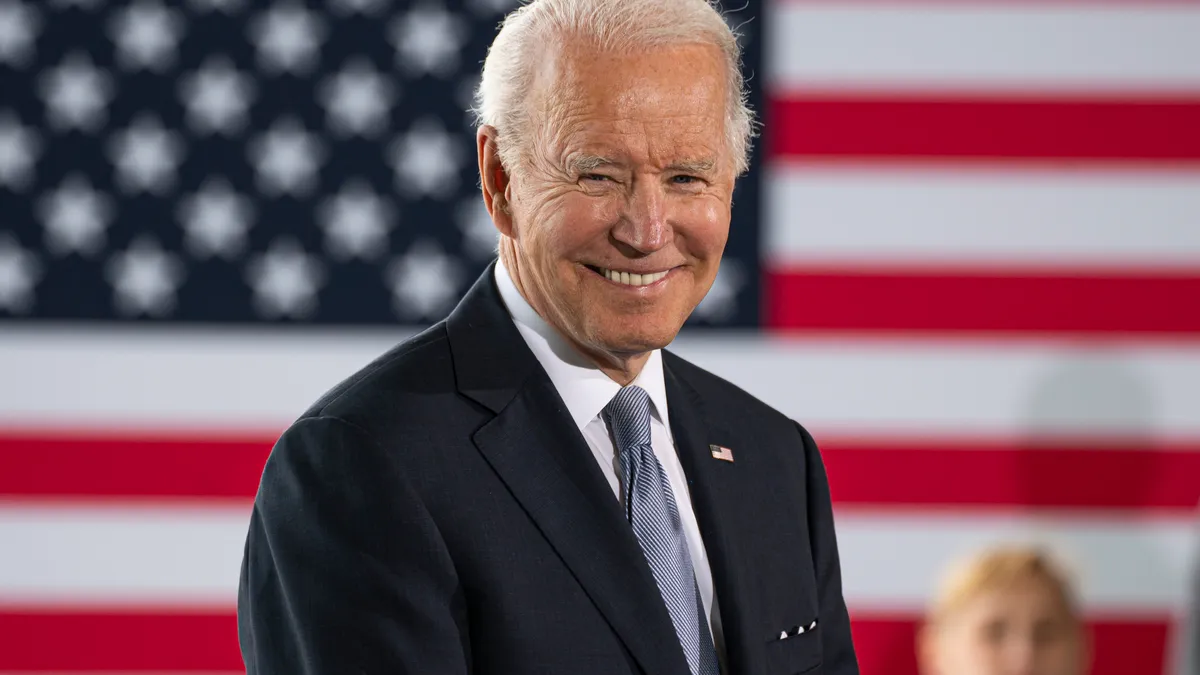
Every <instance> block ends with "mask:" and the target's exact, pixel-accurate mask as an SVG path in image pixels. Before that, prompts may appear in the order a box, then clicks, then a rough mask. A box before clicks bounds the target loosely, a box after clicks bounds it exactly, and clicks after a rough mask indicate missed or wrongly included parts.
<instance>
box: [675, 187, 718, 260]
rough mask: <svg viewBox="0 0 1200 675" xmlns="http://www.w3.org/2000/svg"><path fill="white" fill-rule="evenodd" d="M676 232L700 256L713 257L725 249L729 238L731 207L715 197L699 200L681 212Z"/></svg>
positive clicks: (692, 251) (694, 253) (691, 250)
mask: <svg viewBox="0 0 1200 675" xmlns="http://www.w3.org/2000/svg"><path fill="white" fill-rule="evenodd" d="M676 234H677V235H679V236H680V237H681V238H682V239H683V240H684V241H685V242H686V245H687V248H688V249H689V251H690V252H691V253H692V254H693V255H696V256H698V257H711V256H714V255H717V254H720V252H721V251H723V250H724V249H725V243H726V241H727V240H728V238H729V209H728V208H727V207H726V206H725V205H724V204H722V203H720V202H719V201H717V200H715V199H705V200H698V201H696V202H694V203H692V204H689V205H688V206H687V208H686V209H684V210H683V212H682V213H681V214H680V217H679V219H678V221H677V225H676Z"/></svg>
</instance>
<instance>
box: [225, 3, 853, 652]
mask: <svg viewBox="0 0 1200 675" xmlns="http://www.w3.org/2000/svg"><path fill="white" fill-rule="evenodd" d="M739 58H740V56H739V54H738V49H737V43H736V40H735V39H734V37H733V35H732V34H731V33H730V31H729V29H728V28H727V27H726V25H725V23H724V21H723V20H722V19H721V17H720V16H719V15H718V14H717V13H716V12H715V11H714V10H713V9H712V8H711V7H710V6H709V5H708V4H706V3H705V2H704V1H703V0H535V1H534V2H532V3H531V4H529V5H527V6H525V7H523V8H521V9H520V10H517V11H516V12H514V13H513V14H512V15H510V16H509V17H508V18H507V19H506V21H505V23H504V25H503V27H502V29H501V31H500V33H499V35H498V36H497V38H496V40H495V42H494V43H493V45H492V48H491V50H490V52H489V55H488V58H487V61H486V62H485V65H484V71H483V76H482V80H481V84H480V89H479V108H480V117H481V119H482V122H483V123H482V124H481V126H480V129H479V132H478V151H479V166H480V174H481V179H482V180H481V184H482V188H483V198H484V201H485V202H486V204H487V208H488V210H489V212H490V213H491V216H492V219H493V220H494V222H495V224H496V228H497V230H498V231H499V233H500V240H499V252H500V261H499V262H498V263H496V264H494V265H493V266H492V267H491V268H489V270H488V271H487V273H486V274H484V275H483V277H482V278H480V279H479V280H478V282H476V284H475V286H474V287H473V288H472V289H471V290H470V291H469V292H468V293H467V295H466V297H465V298H464V299H463V300H462V301H461V303H460V304H459V305H458V307H457V308H456V309H455V310H454V311H453V312H452V313H451V314H450V316H449V317H448V318H447V319H446V320H445V321H443V322H441V323H439V324H437V325H435V326H433V327H432V328H430V329H429V330H427V331H425V332H424V333H422V334H420V335H419V336H417V337H415V338H413V339H411V340H409V341H407V342H405V343H403V344H401V345H399V346H398V347H396V348H395V349H393V350H392V351H391V352H389V353H388V354H386V355H384V356H382V357H380V358H379V359H378V360H376V361H375V362H374V363H372V364H370V365H369V366H367V367H366V368H364V369H363V370H362V371H360V372H359V373H357V374H355V375H354V376H352V377H350V378H349V379H348V380H346V381H345V382H343V383H342V384H340V385H339V386H337V387H336V388H334V389H333V390H332V391H331V392H329V393H328V394H327V395H326V396H324V397H323V398H322V399H321V400H320V401H318V402H317V403H316V404H314V406H313V407H312V408H311V409H310V410H309V411H308V412H307V413H305V414H304V415H303V416H302V417H301V418H300V419H299V420H298V421H296V422H295V423H294V424H293V425H292V426H291V427H290V428H289V429H288V430H287V431H286V432H285V433H284V434H283V436H282V437H281V438H280V439H279V442H278V444H277V445H276V447H275V448H274V450H273V451H272V454H271V457H270V459H269V461H268V462H267V466H266V468H265V470H264V473H263V476H262V483H261V486H260V490H259V493H258V497H257V500H256V502H255V508H254V513H253V517H252V521H251V524H250V532H249V537H248V539H247V543H246V557H245V562H244V565H243V570H242V578H241V586H240V592H239V603H238V618H239V633H240V640H241V647H242V653H243V655H244V658H245V662H246V667H247V671H248V673H249V675H285V674H286V675H316V674H321V675H334V674H337V675H341V674H343V673H362V674H372V675H374V674H380V675H383V674H387V675H393V674H395V675H399V674H401V673H421V674H426V673H428V674H430V675H434V674H437V675H459V674H466V673H473V674H496V675H500V674H503V675H526V674H528V675H533V674H539V675H542V674H544V675H567V674H571V675H622V674H634V673H641V674H644V675H688V674H691V675H702V674H703V675H716V673H718V672H723V673H727V674H728V673H735V674H738V675H743V674H744V675H764V674H770V673H781V674H786V675H792V674H794V673H814V674H829V675H849V674H851V673H857V672H858V668H857V664H856V659H855V655H854V651H853V647H852V644H851V637H850V626H849V620H848V617H847V612H846V607H845V603H844V601H843V598H842V588H841V578H840V572H839V562H838V553H837V544H836V541H835V537H834V530H833V517H832V512H831V507H830V497H829V491H828V486H827V481H826V476H825V472H824V468H823V466H822V463H821V458H820V455H819V454H818V451H817V448H816V446H815V445H814V443H813V440H812V438H811V437H810V436H809V435H808V433H807V432H806V431H805V430H804V429H802V428H801V427H800V426H799V425H797V424H796V423H794V422H793V421H791V420H789V419H788V418H787V417H785V416H784V415H781V414H780V413H778V412H776V411H774V410H772V409H770V408H768V407H767V406H766V405H764V404H762V403H760V402H759V401H757V400H756V399H754V398H752V397H751V396H750V395H748V394H746V393H745V392H743V391H741V390H739V389H737V388H736V387H734V386H733V385H731V384H729V383H727V382H724V381H722V380H720V379H718V378H717V377H715V376H713V375H711V374H709V373H707V372H705V371H703V370H701V369H699V368H697V367H696V366H694V365H691V364H689V363H687V362H685V361H683V360H682V359H680V358H678V357H676V356H674V355H672V354H670V353H668V352H665V351H662V348H663V347H665V346H666V345H667V344H669V343H670V342H671V341H672V340H673V339H674V338H675V336H676V334H677V332H678V331H679V329H680V327H681V326H682V324H683V322H684V320H685V319H686V318H687V317H688V315H689V314H690V312H691V311H692V310H693V309H694V308H695V306H696V305H697V304H698V303H699V302H700V300H701V299H702V298H703V297H704V295H705V294H706V293H707V292H708V289H709V288H710V286H711V284H712V282H713V279H714V277H715V276H716V273H717V267H718V264H719V261H720V257H721V253H722V250H723V248H724V245H725V242H726V238H727V234H728V228H729V214H730V203H731V195H732V192H733V184H734V179H735V177H736V176H737V175H738V174H739V173H741V171H742V170H743V169H744V168H745V164H746V146H747V145H748V143H749V137H750V132H751V123H750V120H751V118H750V115H749V111H748V110H746V108H745V105H744V102H743V101H744V98H743V96H742V81H741V77H740V74H739V70H738V63H739Z"/></svg>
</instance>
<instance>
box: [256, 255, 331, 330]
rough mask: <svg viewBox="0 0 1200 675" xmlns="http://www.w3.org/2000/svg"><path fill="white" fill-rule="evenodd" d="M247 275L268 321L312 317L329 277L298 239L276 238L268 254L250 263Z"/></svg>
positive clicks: (260, 312)
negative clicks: (318, 291) (320, 291)
mask: <svg viewBox="0 0 1200 675" xmlns="http://www.w3.org/2000/svg"><path fill="white" fill-rule="evenodd" d="M246 274H247V277H248V281H249V282H250V286H251V287H253V288H254V304H255V306H256V307H257V308H258V311H259V314H260V315H262V316H265V317H267V318H276V317H280V316H290V317H294V318H302V317H305V316H308V315H309V314H311V313H312V312H313V311H314V310H315V309H316V306H317V299H316V295H317V289H318V287H319V286H320V285H321V284H322V283H323V282H324V278H325V273H324V270H323V269H322V268H321V264H320V262H318V261H317V259H316V258H315V257H313V256H310V255H308V254H306V253H305V252H304V249H303V248H301V247H300V245H299V244H298V243H296V241H295V240H294V239H276V240H275V241H274V242H272V243H271V247H270V249H268V250H267V252H266V253H264V254H263V255H260V256H258V257H256V258H255V259H254V260H252V261H251V262H250V263H249V265H248V266H247V268H246Z"/></svg>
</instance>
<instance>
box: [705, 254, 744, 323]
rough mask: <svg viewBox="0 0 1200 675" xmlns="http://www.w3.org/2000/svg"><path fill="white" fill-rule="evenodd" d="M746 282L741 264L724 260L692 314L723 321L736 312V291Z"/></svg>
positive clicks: (710, 319)
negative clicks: (710, 285)
mask: <svg viewBox="0 0 1200 675" xmlns="http://www.w3.org/2000/svg"><path fill="white" fill-rule="evenodd" d="M745 284H746V275H745V273H744V272H743V271H742V266H741V265H739V264H738V263H737V262H736V261H734V260H724V261H722V262H721V268H720V269H719V270H718V271H717V278H716V279H714V280H713V285H712V288H710V289H709V291H708V295H705V296H704V299H703V300H701V301H700V304H699V305H697V306H696V309H695V311H693V312H692V316H695V317H696V318H697V319H702V320H705V321H713V322H715V321H724V320H727V319H730V318H732V317H733V315H734V314H735V313H737V295H738V291H740V290H741V289H742V287H743V286H744V285H745Z"/></svg>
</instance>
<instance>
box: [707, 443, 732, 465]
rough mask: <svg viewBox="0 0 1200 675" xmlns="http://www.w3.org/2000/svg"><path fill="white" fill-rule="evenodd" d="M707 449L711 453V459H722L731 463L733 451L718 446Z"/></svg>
mask: <svg viewBox="0 0 1200 675" xmlns="http://www.w3.org/2000/svg"><path fill="white" fill-rule="evenodd" d="M708 449H709V451H711V452H712V456H713V459H723V460H725V461H726V462H732V461H733V451H732V450H730V449H729V448H726V447H724V446H720V445H710V446H708Z"/></svg>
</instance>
